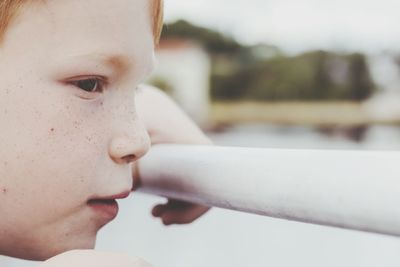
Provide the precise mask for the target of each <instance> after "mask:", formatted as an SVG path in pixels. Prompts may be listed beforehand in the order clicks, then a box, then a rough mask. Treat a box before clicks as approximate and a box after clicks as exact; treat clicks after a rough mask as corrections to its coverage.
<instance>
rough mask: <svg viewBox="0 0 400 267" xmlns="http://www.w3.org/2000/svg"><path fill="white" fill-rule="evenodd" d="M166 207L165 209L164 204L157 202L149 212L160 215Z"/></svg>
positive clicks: (156, 215) (155, 215)
mask: <svg viewBox="0 0 400 267" xmlns="http://www.w3.org/2000/svg"><path fill="white" fill-rule="evenodd" d="M166 209H167V205H166V204H159V205H156V206H154V208H153V209H152V211H151V214H152V215H153V216H154V217H160V216H161V215H162V214H163V213H164V211H165V210H166Z"/></svg>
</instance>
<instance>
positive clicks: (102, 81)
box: [62, 75, 109, 100]
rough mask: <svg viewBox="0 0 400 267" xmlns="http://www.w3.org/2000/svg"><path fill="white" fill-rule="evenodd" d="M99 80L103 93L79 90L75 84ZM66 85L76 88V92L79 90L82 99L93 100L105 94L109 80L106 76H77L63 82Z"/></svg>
mask: <svg viewBox="0 0 400 267" xmlns="http://www.w3.org/2000/svg"><path fill="white" fill-rule="evenodd" d="M92 79H93V80H97V81H98V82H99V83H100V85H99V86H100V87H101V91H95V92H88V91H85V90H83V89H81V88H78V87H77V85H76V84H75V83H77V82H80V81H85V80H92ZM62 82H63V83H65V84H66V85H69V86H73V87H75V88H76V90H79V92H80V95H81V96H80V97H81V98H83V99H87V100H89V99H93V98H94V96H93V95H98V94H101V93H103V92H104V90H105V88H107V86H108V85H109V79H108V78H107V77H105V76H102V75H80V76H75V77H72V78H68V79H65V80H63V81H62Z"/></svg>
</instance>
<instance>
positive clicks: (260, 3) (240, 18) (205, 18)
mask: <svg viewBox="0 0 400 267" xmlns="http://www.w3.org/2000/svg"><path fill="white" fill-rule="evenodd" d="M165 1H166V20H167V21H173V20H176V19H178V18H185V19H188V20H190V21H192V22H195V23H197V24H200V25H203V26H210V27H213V28H216V29H219V30H222V31H225V32H227V33H230V34H231V35H233V36H235V37H236V38H237V39H239V40H240V41H242V42H244V43H250V44H253V43H258V42H266V43H270V44H276V45H278V46H280V47H281V48H283V49H284V50H286V51H288V52H299V51H304V50H308V49H313V48H328V49H336V50H363V51H367V52H379V51H381V50H386V49H389V50H395V51H399V50H400V49H399V48H400V0H329V1H328V0H186V1H182V0H165Z"/></svg>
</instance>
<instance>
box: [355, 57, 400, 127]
mask: <svg viewBox="0 0 400 267" xmlns="http://www.w3.org/2000/svg"><path fill="white" fill-rule="evenodd" d="M396 59H397V57H396V55H395V54H392V53H388V52H386V53H381V54H377V55H372V56H370V57H369V67H370V70H371V74H372V77H373V79H374V81H375V82H376V84H377V85H378V87H379V88H380V92H378V93H377V94H375V95H373V96H372V97H371V98H370V99H368V100H367V101H365V102H364V103H363V108H364V110H365V112H366V114H367V115H368V116H369V118H371V119H373V120H376V121H400V66H399V63H398V62H397V61H396Z"/></svg>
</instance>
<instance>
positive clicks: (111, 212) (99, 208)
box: [88, 200, 118, 221]
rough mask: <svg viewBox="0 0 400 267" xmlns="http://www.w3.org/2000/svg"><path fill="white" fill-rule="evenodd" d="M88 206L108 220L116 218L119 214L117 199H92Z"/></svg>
mask: <svg viewBox="0 0 400 267" xmlns="http://www.w3.org/2000/svg"><path fill="white" fill-rule="evenodd" d="M88 206H89V207H91V208H92V209H93V210H94V211H95V212H96V213H97V214H99V215H100V216H101V217H102V218H104V219H106V220H110V221H111V220H112V219H114V218H115V217H116V216H117V214H118V203H117V201H115V200H108V201H99V200H90V201H89V202H88Z"/></svg>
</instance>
